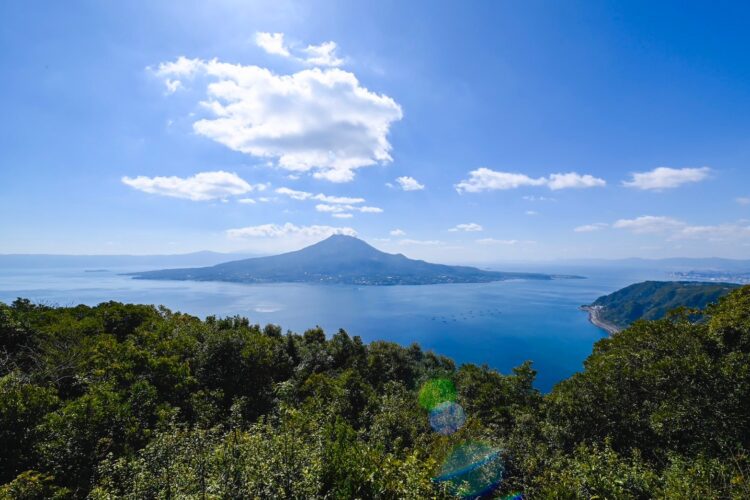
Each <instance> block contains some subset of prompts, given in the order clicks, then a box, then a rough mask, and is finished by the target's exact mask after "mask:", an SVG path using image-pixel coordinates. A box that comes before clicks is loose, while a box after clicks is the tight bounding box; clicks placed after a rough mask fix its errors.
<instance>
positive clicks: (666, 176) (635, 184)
mask: <svg viewBox="0 0 750 500" xmlns="http://www.w3.org/2000/svg"><path fill="white" fill-rule="evenodd" d="M710 173H711V169H710V168H708V167H700V168H669V167H658V168H655V169H653V170H650V171H648V172H636V173H634V174H632V178H631V180H629V181H623V183H622V184H623V185H624V186H626V187H629V188H635V189H641V190H647V191H648V190H650V191H662V190H664V189H671V188H676V187H678V186H682V185H683V184H688V183H691V182H700V181H702V180H704V179H707V178H708V177H709V175H710Z"/></svg>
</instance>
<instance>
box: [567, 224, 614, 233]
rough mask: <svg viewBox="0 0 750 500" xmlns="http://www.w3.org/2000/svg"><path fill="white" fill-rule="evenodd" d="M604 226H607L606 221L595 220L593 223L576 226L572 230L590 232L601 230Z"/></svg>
mask: <svg viewBox="0 0 750 500" xmlns="http://www.w3.org/2000/svg"><path fill="white" fill-rule="evenodd" d="M606 227H609V224H607V223H606V222H595V223H593V224H585V225H583V226H578V227H576V228H575V229H573V231H575V232H576V233H592V232H594V231H601V230H602V229H604V228H606Z"/></svg>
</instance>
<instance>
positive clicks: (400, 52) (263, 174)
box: [0, 0, 750, 262]
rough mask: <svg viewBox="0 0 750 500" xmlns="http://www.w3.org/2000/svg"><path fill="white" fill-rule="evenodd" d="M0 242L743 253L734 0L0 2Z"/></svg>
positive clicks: (745, 213) (744, 62) (742, 111)
mask: <svg viewBox="0 0 750 500" xmlns="http://www.w3.org/2000/svg"><path fill="white" fill-rule="evenodd" d="M0 19H1V21H0V69H1V70H2V75H3V77H2V79H0V95H2V99H3V108H4V110H5V116H4V119H3V120H2V121H1V122H0V213H2V214H3V215H2V216H1V217H0V233H1V234H2V235H3V238H2V239H1V240H0V252H2V253H138V254H142V253H181V252H189V251H196V250H204V249H207V250H216V251H252V252H261V253H271V252H277V251H282V250H288V249H293V248H298V247H300V246H303V245H304V244H307V243H311V242H313V241H315V240H317V239H321V238H322V237H325V236H326V235H327V234H330V233H331V232H344V233H349V234H357V235H359V236H360V237H362V238H364V239H366V240H367V241H369V242H371V243H373V244H375V245H376V246H377V247H379V248H381V249H384V250H387V251H392V252H403V253H405V254H407V255H409V256H414V257H422V258H429V259H432V260H441V261H446V262H492V261H502V260H527V259H528V260H537V259H555V258H587V257H603V258H608V257H609V258H617V257H632V256H640V257H668V256H697V257H700V256H722V257H734V258H742V257H745V258H746V257H748V255H750V119H748V117H750V56H748V48H750V31H748V30H747V29H746V27H747V25H748V22H750V7H748V6H747V4H745V3H743V2H734V3H724V2H718V3H715V2H714V3H706V2H703V3H691V2H658V3H654V2H620V3H614V2H575V1H568V2H551V1H548V2H535V1H525V2H494V1H493V2H472V3H465V2H452V3H447V2H385V1H381V2H353V1H342V2H287V1H278V0H277V1H274V2H268V3H252V2H245V1H243V2H240V1H216V2H189V1H187V2H158V1H153V0H151V1H147V2H146V1H143V2H137V1H133V2H93V1H91V2H86V1H73V2H3V3H2V4H1V5H0Z"/></svg>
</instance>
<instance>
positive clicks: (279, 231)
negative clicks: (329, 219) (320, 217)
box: [227, 222, 357, 238]
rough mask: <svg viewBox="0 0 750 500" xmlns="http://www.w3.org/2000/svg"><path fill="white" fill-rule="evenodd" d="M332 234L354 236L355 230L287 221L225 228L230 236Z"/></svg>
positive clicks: (277, 236)
mask: <svg viewBox="0 0 750 500" xmlns="http://www.w3.org/2000/svg"><path fill="white" fill-rule="evenodd" d="M333 234H346V235H348V236H356V235H357V232H356V231H355V230H354V229H352V228H350V227H331V226H315V225H314V226H297V225H295V224H292V223H289V222H287V223H286V224H283V225H278V224H262V225H259V226H247V227H241V228H237V229H228V230H227V236H229V237H230V238H283V237H286V236H290V235H301V236H305V237H312V238H324V237H328V236H331V235H333Z"/></svg>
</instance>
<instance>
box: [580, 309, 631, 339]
mask: <svg viewBox="0 0 750 500" xmlns="http://www.w3.org/2000/svg"><path fill="white" fill-rule="evenodd" d="M581 310H582V311H586V312H588V313H589V321H590V322H591V324H592V325H594V326H596V327H597V328H601V329H602V330H604V331H606V332H607V333H608V334H609V335H614V334H615V333H617V332H619V331H620V330H621V328H619V327H617V326H615V325H613V324H612V323H610V322H609V321H606V320H604V319H602V318H601V316H600V313H601V310H602V306H581Z"/></svg>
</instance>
